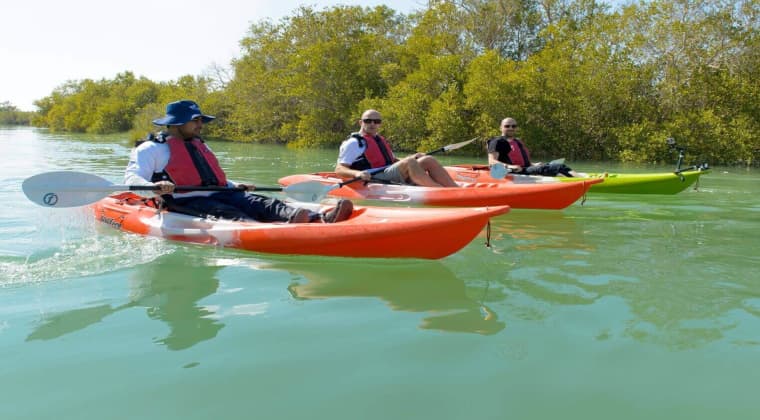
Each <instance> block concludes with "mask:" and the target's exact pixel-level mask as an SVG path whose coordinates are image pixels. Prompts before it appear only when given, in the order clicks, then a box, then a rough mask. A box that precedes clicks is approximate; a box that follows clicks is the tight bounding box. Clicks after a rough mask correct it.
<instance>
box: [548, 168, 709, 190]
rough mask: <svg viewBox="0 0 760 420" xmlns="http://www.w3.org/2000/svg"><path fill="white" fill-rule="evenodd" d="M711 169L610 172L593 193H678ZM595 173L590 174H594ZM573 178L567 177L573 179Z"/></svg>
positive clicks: (593, 188) (595, 187)
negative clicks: (679, 171)
mask: <svg viewBox="0 0 760 420" xmlns="http://www.w3.org/2000/svg"><path fill="white" fill-rule="evenodd" d="M707 172H709V170H693V171H684V172H681V173H679V174H676V173H675V172H664V173H651V174H608V175H607V178H606V179H605V181H604V183H602V184H599V185H598V186H596V185H595V186H594V187H592V188H591V190H590V191H589V192H593V193H611V194H678V193H680V192H681V191H683V190H685V189H687V188H689V187H690V186H692V185H694V184H695V183H696V182H697V181H699V177H700V176H702V175H703V174H705V173H707ZM594 175H595V174H589V176H594ZM572 179H573V178H565V179H563V180H562V181H565V180H572Z"/></svg>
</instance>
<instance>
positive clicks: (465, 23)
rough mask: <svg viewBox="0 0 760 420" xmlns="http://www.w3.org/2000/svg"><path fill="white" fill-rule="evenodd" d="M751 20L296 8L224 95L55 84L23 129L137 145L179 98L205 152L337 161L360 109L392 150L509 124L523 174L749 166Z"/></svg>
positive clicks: (758, 62)
mask: <svg viewBox="0 0 760 420" xmlns="http://www.w3.org/2000/svg"><path fill="white" fill-rule="evenodd" d="M758 16H760V0H739V1H738V2H737V1H735V0H696V1H695V0H652V1H647V0H644V1H641V2H638V3H633V2H630V3H628V4H627V5H625V6H621V7H619V8H617V9H614V10H612V9H610V7H609V6H607V5H605V4H604V3H601V2H598V1H597V0H549V1H544V0H542V1H539V0H456V1H454V0H443V1H435V2H428V7H427V8H426V9H424V10H421V11H419V12H417V13H414V14H411V15H409V16H404V15H399V14H397V13H396V12H394V11H393V10H391V9H389V8H387V7H385V6H378V7H374V8H367V7H358V6H336V7H331V8H326V9H324V10H322V11H316V10H314V9H312V8H310V7H300V8H298V9H296V10H295V11H294V13H293V14H292V15H291V16H289V17H286V18H284V19H282V20H280V21H279V22H271V21H268V20H265V21H261V22H258V23H255V24H253V25H252V26H251V28H250V31H249V33H248V34H247V35H246V36H245V37H244V38H243V39H242V40H241V43H240V45H241V47H242V51H243V53H242V55H241V56H240V57H239V58H238V59H236V60H235V61H234V62H233V68H234V77H232V78H230V80H228V81H224V83H219V81H218V80H211V79H209V78H207V77H194V76H190V75H187V76H183V77H180V78H179V79H177V80H176V81H172V82H165V83H155V82H152V81H149V80H147V79H144V78H139V79H138V78H135V77H134V75H132V74H131V73H129V72H126V73H122V74H118V75H117V76H116V77H115V78H114V79H113V80H105V79H104V80H100V81H92V80H82V81H69V82H66V83H64V84H63V85H61V86H60V87H58V88H57V89H55V90H54V91H53V92H52V93H51V95H50V96H48V97H45V98H43V99H41V100H39V101H37V102H36V105H37V106H38V108H39V109H40V111H39V113H37V114H35V115H34V116H33V118H32V123H33V124H35V125H44V126H48V127H50V129H51V130H54V131H59V130H61V131H63V130H65V131H87V132H94V133H105V132H113V131H123V130H129V129H132V130H133V133H134V136H135V137H138V136H139V137H141V136H143V135H145V133H146V132H147V131H153V130H155V127H153V126H152V125H151V124H150V121H151V120H152V119H154V118H157V117H159V116H161V115H163V109H164V106H165V104H166V103H168V102H171V101H175V100H178V99H193V100H196V101H197V102H199V104H201V106H202V108H203V109H204V111H205V112H207V113H210V114H212V115H216V116H217V117H218V119H217V121H216V122H215V123H214V124H209V125H208V126H207V128H206V129H205V133H206V135H207V136H212V137H223V138H227V139H231V140H235V141H252V142H270V143H282V144H287V145H289V146H291V147H296V148H308V147H336V146H337V145H338V144H339V143H340V142H341V141H342V140H343V139H345V138H346V136H347V135H348V133H349V132H351V131H355V130H356V129H357V128H358V127H357V125H356V121H357V119H358V117H359V115H360V113H361V112H362V111H363V110H365V109H368V108H374V109H378V110H379V111H380V112H381V113H382V114H383V118H384V124H383V133H384V134H385V135H386V137H388V138H389V140H390V141H391V142H392V144H393V145H394V147H395V148H397V149H399V150H406V151H413V150H419V151H424V150H430V149H434V148H437V147H440V146H442V145H446V144H450V143H454V142H458V141H462V140H465V139H468V138H472V137H476V136H478V137H482V138H484V139H485V138H488V137H491V136H494V135H497V134H498V133H499V130H498V126H499V122H500V120H501V119H503V118H505V117H507V116H510V117H513V118H515V119H516V120H517V121H518V123H519V125H520V132H519V135H520V136H521V137H522V138H523V139H524V140H525V141H526V143H527V144H528V146H529V147H530V149H531V152H532V155H533V156H534V157H536V158H537V159H538V160H544V159H551V158H555V157H565V158H568V159H571V160H572V159H583V160H594V159H615V160H622V161H636V162H660V163H662V162H672V161H673V159H674V157H673V152H672V150H669V149H668V148H667V146H666V145H665V142H664V140H665V138H667V137H674V138H676V139H677V140H678V142H679V144H680V145H683V146H685V147H686V148H687V157H686V159H687V161H688V160H690V159H692V160H695V161H708V162H709V163H711V164H733V163H741V164H756V163H757V155H758V153H760V136H758V134H757V133H758V132H760V130H758V129H760V127H758V124H760V123H759V121H760V83H758V80H760V36H758V29H760V28H759V25H758V24H757V22H758V21H759V20H758ZM0 115H4V114H0ZM479 153H480V155H481V156H483V157H484V152H483V150H482V149H479Z"/></svg>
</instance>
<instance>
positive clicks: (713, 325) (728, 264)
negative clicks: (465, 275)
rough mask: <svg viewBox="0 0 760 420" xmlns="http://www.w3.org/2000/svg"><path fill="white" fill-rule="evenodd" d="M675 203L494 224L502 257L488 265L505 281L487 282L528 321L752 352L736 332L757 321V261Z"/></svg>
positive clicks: (599, 335) (722, 224)
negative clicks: (753, 271) (751, 272)
mask: <svg viewBox="0 0 760 420" xmlns="http://www.w3.org/2000/svg"><path fill="white" fill-rule="evenodd" d="M679 199H680V200H681V201H682V204H680V205H679V204H678V202H677V201H676V200H670V201H667V200H664V199H663V200H661V201H663V202H665V204H663V205H661V204H660V201H658V202H653V201H651V202H643V203H638V204H637V203H634V202H632V201H630V200H627V201H625V204H624V205H623V204H621V203H623V202H624V200H622V199H621V200H611V199H610V201H605V202H600V203H599V204H597V206H595V207H591V208H582V209H570V210H569V211H567V212H565V213H566V214H565V215H553V214H552V215H546V214H545V213H538V212H531V213H529V215H530V216H534V215H535V216H536V217H535V218H534V217H531V218H523V219H522V220H521V219H520V217H521V216H525V215H526V213H523V214H521V213H520V212H513V213H510V217H509V218H504V219H499V220H498V221H497V223H495V224H492V231H493V234H492V241H493V242H494V244H495V247H497V248H500V249H501V251H502V253H503V254H505V260H504V261H500V262H496V263H494V266H495V267H501V268H502V269H503V271H504V273H506V274H505V275H503V276H502V277H501V278H500V277H497V276H495V277H493V278H500V280H499V281H498V282H499V284H500V285H502V286H504V287H505V288H506V293H507V295H509V296H511V298H509V299H507V300H506V301H505V303H506V305H507V306H509V307H510V314H511V315H513V316H516V317H520V318H524V319H526V320H531V321H536V320H539V321H541V320H545V319H547V318H550V317H552V316H555V315H556V314H557V313H560V312H561V313H562V314H563V316H566V315H570V316H576V315H578V314H581V313H587V314H593V315H590V318H589V319H585V320H584V321H583V322H584V323H585V325H586V326H587V327H588V328H590V329H592V331H590V333H589V334H588V336H589V337H595V339H596V340H607V339H612V338H626V339H633V340H636V341H640V342H646V343H654V344H657V345H661V346H664V347H667V348H674V349H679V350H680V349H693V348H699V347H702V346H705V345H708V344H710V343H714V342H719V341H726V342H730V343H732V344H735V345H752V346H757V345H758V344H759V343H760V342H758V340H756V339H754V338H751V339H748V337H747V335H746V333H745V332H744V330H745V329H750V328H752V327H751V326H754V325H757V322H758V313H759V312H760V311H758V310H757V307H758V306H760V305H759V304H758V303H757V302H758V300H752V297H753V296H754V297H756V296H758V294H757V293H758V291H759V290H760V289H759V288H758V285H757V282H754V281H753V280H754V277H752V278H751V277H748V276H747V275H746V273H747V272H748V268H749V267H751V266H753V265H757V262H758V261H760V259H758V257H757V256H756V253H755V252H754V250H751V249H747V248H746V247H744V246H743V245H742V244H740V245H739V246H736V245H735V244H734V243H732V242H735V239H734V238H736V237H737V236H738V234H734V233H733V232H731V230H732V229H733V226H732V225H733V222H734V221H733V220H723V219H722V215H719V214H712V213H706V212H704V211H703V207H701V206H695V204H694V203H693V202H692V201H691V200H697V199H696V198H692V197H686V198H683V197H682V198H679ZM741 226H742V227H745V226H746V224H744V225H741ZM737 229H738V228H737ZM610 238H613V239H610ZM563 307H576V308H577V309H578V310H571V311H568V312H562V311H563ZM520 308H523V309H520ZM569 322H573V321H569ZM740 325H741V326H743V328H738V326H740Z"/></svg>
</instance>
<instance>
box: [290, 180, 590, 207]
mask: <svg viewBox="0 0 760 420" xmlns="http://www.w3.org/2000/svg"><path fill="white" fill-rule="evenodd" d="M489 178H490V177H489ZM454 180H455V181H458V179H457V178H454ZM305 181H318V182H320V183H322V184H324V185H336V184H339V183H340V182H341V181H344V180H343V179H342V178H339V177H338V176H337V175H335V173H334V172H318V173H314V174H300V175H290V176H286V177H283V178H280V179H279V180H278V182H279V183H280V184H281V185H284V186H288V185H291V184H296V183H300V182H305ZM601 181H602V180H589V181H583V182H568V183H565V182H554V183H542V184H538V183H532V184H527V183H526V184H519V183H512V182H500V181H497V180H494V179H491V180H490V181H487V182H481V181H478V180H475V181H474V182H457V183H458V184H459V185H460V187H461V188H451V187H420V186H416V185H398V184H384V183H374V182H369V183H366V182H353V183H350V184H347V185H344V186H343V187H341V188H337V189H334V190H332V191H330V192H329V194H330V195H333V196H338V197H345V198H352V199H361V200H382V201H394V202H408V203H415V204H426V205H431V206H451V207H477V206H499V205H508V206H510V207H512V208H519V209H553V210H559V209H563V208H565V207H567V206H569V205H571V204H573V203H574V202H575V201H577V200H578V199H579V198H581V197H582V196H583V195H584V194H585V193H586V191H588V189H589V188H590V187H591V185H592V184H594V183H596V182H601Z"/></svg>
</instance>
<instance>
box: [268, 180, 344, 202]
mask: <svg viewBox="0 0 760 420" xmlns="http://www.w3.org/2000/svg"><path fill="white" fill-rule="evenodd" d="M338 187H339V185H324V184H322V183H321V182H319V181H305V182H299V183H297V184H291V185H288V186H287V187H285V188H283V189H282V192H284V193H285V194H287V196H288V197H290V198H292V199H294V200H296V201H303V202H307V203H316V202H318V201H321V200H322V199H323V198H325V196H326V195H327V193H329V192H330V191H332V190H334V189H336V188H338Z"/></svg>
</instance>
